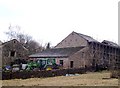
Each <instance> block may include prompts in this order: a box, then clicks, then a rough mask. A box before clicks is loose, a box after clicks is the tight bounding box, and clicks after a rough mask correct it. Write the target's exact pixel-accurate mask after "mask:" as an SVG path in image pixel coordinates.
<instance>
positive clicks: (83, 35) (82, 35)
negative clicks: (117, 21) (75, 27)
mask: <svg viewBox="0 0 120 88" xmlns="http://www.w3.org/2000/svg"><path fill="white" fill-rule="evenodd" d="M73 33H76V34H77V35H79V36H81V37H82V38H84V39H85V40H87V41H89V39H87V38H85V37H88V38H90V39H92V40H93V41H97V40H96V39H94V38H93V37H91V36H88V35H85V34H81V33H77V32H74V31H73ZM97 42H98V41H97Z"/></svg>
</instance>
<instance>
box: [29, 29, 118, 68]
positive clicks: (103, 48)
mask: <svg viewBox="0 0 120 88" xmlns="http://www.w3.org/2000/svg"><path fill="white" fill-rule="evenodd" d="M119 47H120V46H118V45H117V44H116V43H113V42H110V41H105V40H104V41H103V42H98V41H97V40H95V39H93V38H92V37H90V36H88V35H84V34H81V33H76V32H74V31H73V32H72V33H70V34H69V35H68V36H67V37H66V38H65V39H63V40H62V41H61V42H60V43H58V44H57V45H56V46H55V47H54V48H52V49H48V50H45V51H42V52H40V53H37V54H33V55H30V56H29V57H30V58H34V59H38V58H39V59H43V58H47V59H50V58H54V59H55V60H56V63H58V64H62V65H63V67H64V68H80V67H94V68H96V67H97V66H102V67H104V68H108V67H110V66H111V65H112V63H111V62H115V61H116V60H117V59H118V58H120V48H119Z"/></svg>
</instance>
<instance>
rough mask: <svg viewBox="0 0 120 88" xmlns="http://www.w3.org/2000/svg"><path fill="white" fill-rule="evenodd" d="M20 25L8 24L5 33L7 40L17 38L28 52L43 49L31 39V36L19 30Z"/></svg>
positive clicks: (31, 52)
mask: <svg viewBox="0 0 120 88" xmlns="http://www.w3.org/2000/svg"><path fill="white" fill-rule="evenodd" d="M20 29H21V28H20V26H11V25H10V26H9V28H8V31H7V32H5V34H6V35H7V36H8V40H12V39H17V40H18V41H19V42H20V43H21V44H22V45H23V46H24V47H25V48H27V49H28V50H29V54H33V53H36V52H40V51H41V50H42V49H44V48H43V47H42V46H41V45H40V44H39V43H38V42H36V41H35V40H33V39H32V36H30V35H28V34H24V33H22V32H20Z"/></svg>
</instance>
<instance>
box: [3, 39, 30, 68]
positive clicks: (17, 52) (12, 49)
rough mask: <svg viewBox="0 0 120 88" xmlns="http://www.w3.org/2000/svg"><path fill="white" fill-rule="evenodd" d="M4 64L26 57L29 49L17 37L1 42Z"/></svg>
mask: <svg viewBox="0 0 120 88" xmlns="http://www.w3.org/2000/svg"><path fill="white" fill-rule="evenodd" d="M1 48H2V50H1V52H2V55H1V56H2V65H3V66H4V65H8V64H10V63H11V62H12V61H14V60H16V59H26V58H27V52H28V50H27V49H26V48H25V47H24V46H23V45H22V44H21V43H19V42H18V41H17V40H16V39H13V40H10V41H8V42H5V43H2V44H1Z"/></svg>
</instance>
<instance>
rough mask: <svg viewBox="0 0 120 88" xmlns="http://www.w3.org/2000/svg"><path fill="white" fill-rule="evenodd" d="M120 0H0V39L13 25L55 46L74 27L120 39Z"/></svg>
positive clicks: (114, 40) (101, 35) (41, 41)
mask: <svg viewBox="0 0 120 88" xmlns="http://www.w3.org/2000/svg"><path fill="white" fill-rule="evenodd" d="M118 1H119V0H0V40H2V41H6V39H7V37H6V35H5V34H4V32H5V31H7V30H8V27H9V25H10V24H11V25H13V26H14V25H19V26H20V27H21V31H22V32H24V33H26V34H29V35H31V36H32V37H33V38H34V39H35V40H37V41H38V42H40V43H42V44H45V43H47V42H50V43H51V44H52V46H55V45H56V44H57V43H59V42H60V41H61V40H62V39H64V38H65V37H66V36H67V35H68V34H70V33H71V32H72V31H75V32H78V33H82V34H85V35H89V36H91V37H93V38H94V39H96V40H98V41H100V42H101V41H102V40H104V39H105V40H110V41H113V42H116V43H118Z"/></svg>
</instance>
